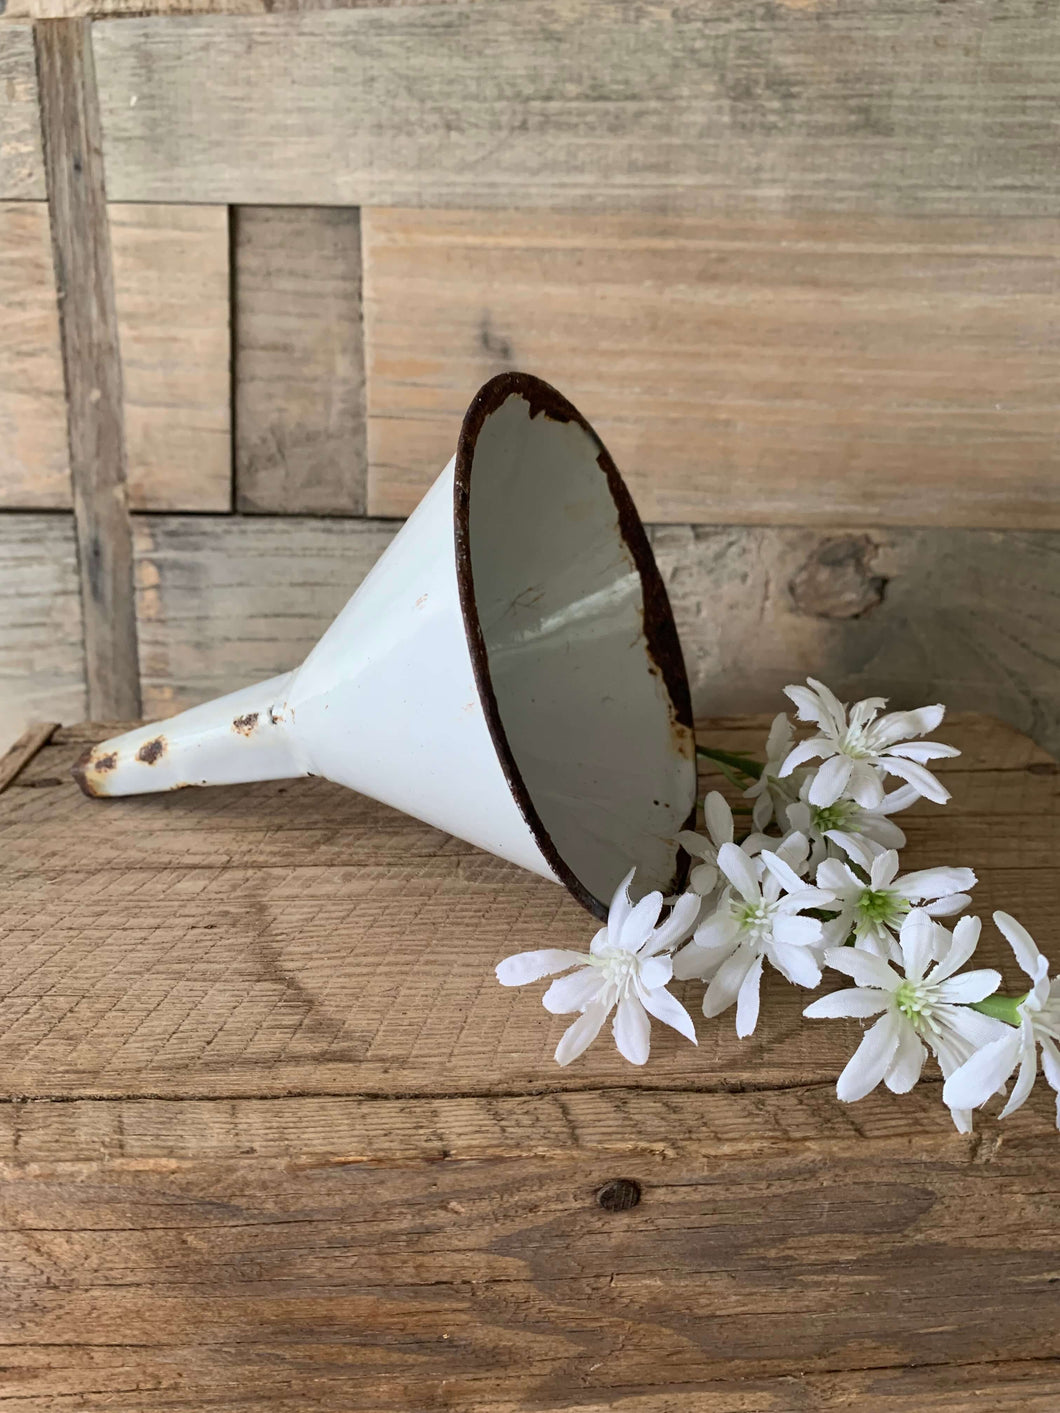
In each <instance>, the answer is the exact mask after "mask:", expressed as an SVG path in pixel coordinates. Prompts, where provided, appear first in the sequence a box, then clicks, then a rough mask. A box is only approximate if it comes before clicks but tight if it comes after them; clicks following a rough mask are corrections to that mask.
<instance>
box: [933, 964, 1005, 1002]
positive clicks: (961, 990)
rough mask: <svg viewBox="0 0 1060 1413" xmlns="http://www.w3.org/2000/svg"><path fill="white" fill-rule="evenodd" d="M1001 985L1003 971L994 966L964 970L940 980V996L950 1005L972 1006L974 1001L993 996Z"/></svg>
mask: <svg viewBox="0 0 1060 1413" xmlns="http://www.w3.org/2000/svg"><path fill="white" fill-rule="evenodd" d="M1000 985H1001V973H1000V972H999V971H995V970H994V969H993V967H982V968H980V970H978V971H962V972H961V974H960V976H953V977H950V978H949V979H948V980H946V981H940V982H939V984H938V998H939V1000H940V1001H943V1002H945V1004H946V1005H948V1006H970V1005H971V1004H972V1003H973V1002H974V1001H982V1000H984V999H985V997H987V996H992V995H993V994H994V992H995V991H996V990H997V988H998V987H999V986H1000Z"/></svg>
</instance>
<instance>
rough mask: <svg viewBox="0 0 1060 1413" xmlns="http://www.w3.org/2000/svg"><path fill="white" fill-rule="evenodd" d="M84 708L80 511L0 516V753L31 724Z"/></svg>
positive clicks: (76, 715) (72, 715) (79, 713)
mask: <svg viewBox="0 0 1060 1413" xmlns="http://www.w3.org/2000/svg"><path fill="white" fill-rule="evenodd" d="M84 713H85V650H84V643H83V636H82V631H81V599H80V594H79V591H78V583H77V546H76V543H75V540H74V522H73V516H71V515H61V514H56V515H41V514H22V513H18V514H15V513H6V514H3V515H0V750H3V749H6V748H7V747H8V746H9V745H11V743H12V742H13V741H14V740H15V739H16V737H18V736H19V735H20V734H21V733H22V731H23V730H24V729H25V727H26V726H28V724H29V723H30V722H31V721H34V720H36V721H40V720H42V719H45V718H49V719H54V716H61V717H65V718H66V720H67V721H73V720H76V719H77V718H79V717H81V716H83V715H84ZM53 714H54V715H53Z"/></svg>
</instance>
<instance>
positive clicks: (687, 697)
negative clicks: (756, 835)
mask: <svg viewBox="0 0 1060 1413" xmlns="http://www.w3.org/2000/svg"><path fill="white" fill-rule="evenodd" d="M512 396H520V397H522V398H523V399H524V400H525V401H526V402H527V403H528V405H529V408H530V419H531V420H533V419H534V418H535V417H537V416H539V415H544V416H545V417H547V418H549V419H550V420H552V421H556V422H575V423H577V425H578V426H579V427H580V428H581V429H582V431H583V432H585V433H586V434H587V436H588V437H589V439H590V440H591V441H592V443H593V444H594V445H595V447H596V451H597V455H596V461H597V465H598V466H599V467H600V470H601V472H602V473H603V474H604V476H605V477H606V479H607V484H608V489H609V491H610V493H611V497H612V499H613V500H614V502H615V509H616V511H617V513H618V528H619V533H620V535H621V537H622V541H623V543H624V544H625V546H626V548H627V549H628V550H629V552H630V554H631V555H632V558H633V563H634V565H635V567H636V570H637V573H638V575H639V576H640V582H641V593H642V596H643V604H644V636H645V639H646V641H647V649H648V654H649V656H650V658H651V660H652V662H653V663H654V664H655V666H656V667H657V668H658V670H659V673H660V675H661V677H662V681H663V685H664V686H665V688H666V692H667V696H668V698H669V702H670V709H671V712H672V717H673V721H674V723H675V724H676V725H678V726H681V727H683V728H685V729H687V731H688V732H689V734H690V735H692V738H693V742H694V732H693V720H692V695H691V691H690V689H689V685H688V673H687V671H686V669H685V662H684V657H683V655H682V652H681V644H680V640H679V638H678V635H677V627H676V625H675V623H674V618H673V611H672V609H671V607H670V600H669V598H668V597H667V593H666V587H665V585H664V584H663V581H662V576H661V574H660V573H659V567H658V565H657V564H656V562H655V556H654V555H653V554H652V551H651V545H650V544H649V542H648V536H647V533H646V531H645V529H644V525H643V524H642V522H641V519H640V516H639V515H638V513H637V510H636V507H635V506H634V504H633V498H632V497H631V495H630V493H629V491H628V489H627V488H626V484H625V482H624V481H623V480H622V477H621V475H620V474H619V471H618V467H617V466H616V465H615V463H614V461H613V459H612V457H611V454H610V452H609V451H608V450H607V447H606V446H605V445H604V443H603V441H602V440H601V438H600V436H599V434H598V433H597V432H596V430H595V429H594V428H593V427H592V426H591V424H590V423H589V422H588V421H587V420H586V419H585V417H583V416H582V414H581V413H580V412H579V411H578V409H577V408H576V407H575V406H574V404H573V403H572V402H570V401H568V399H567V398H565V397H564V396H563V394H562V393H561V392H559V391H558V390H557V389H556V388H554V387H552V385H551V384H550V383H546V382H545V381H544V380H543V379H541V378H538V377H535V375H534V374H532V373H519V372H514V371H512V372H507V373H499V374H497V375H496V377H493V378H491V379H490V380H489V382H487V383H485V384H483V386H482V387H481V388H480V389H479V391H478V392H477V393H476V394H475V397H474V398H473V399H472V401H471V404H470V405H469V407H468V409H467V412H466V413H465V415H464V420H463V424H462V426H461V428H460V437H459V441H458V443H457V450H456V461H455V468H454V476H453V524H454V531H455V541H456V576H457V588H458V592H459V599H460V612H461V615H462V617H463V620H464V631H465V633H466V636H467V643H468V648H469V651H470V655H471V665H472V669H473V671H474V675H475V686H476V688H477V690H478V694H479V699H480V701H481V703H482V710H483V715H484V716H485V719H486V726H487V729H488V731H489V733H490V738H491V740H492V742H493V747H494V749H495V751H496V753H497V759H498V761H499V762H500V766H501V769H502V771H503V772H504V776H505V779H506V780H507V782H508V786H509V788H510V790H511V792H512V796H513V798H514V799H515V802H516V805H517V807H518V809H519V811H520V813H521V814H522V816H523V819H524V820H525V821H526V824H527V827H528V828H529V830H530V832H531V834H532V835H533V837H534V842H535V843H536V844H537V846H538V848H539V849H540V850H541V853H542V854H543V856H544V858H545V861H546V862H547V863H548V865H549V867H550V868H551V869H552V870H553V872H554V873H555V875H556V877H557V878H558V879H559V880H560V882H561V883H562V884H563V885H564V887H566V889H567V890H568V892H569V893H571V894H572V896H573V897H574V898H576V899H577V901H578V902H579V903H581V905H582V907H584V908H586V909H587V910H588V911H589V912H591V913H592V914H593V915H594V916H595V917H597V918H599V919H600V920H601V921H606V918H607V912H608V908H609V906H610V899H601V898H597V897H596V896H595V894H593V893H592V892H590V890H589V889H588V888H587V887H586V886H585V884H584V883H582V881H581V879H580V878H578V876H577V875H576V874H575V873H574V871H573V869H572V868H571V867H570V865H569V864H568V863H567V862H566V860H565V859H564V858H563V856H562V854H561V853H560V851H559V849H558V848H557V846H556V844H555V842H554V840H553V839H552V836H551V834H550V833H549V830H548V827H547V826H546V825H545V822H544V820H543V819H542V818H541V815H540V813H539V812H538V809H537V806H536V805H535V804H534V801H533V796H532V795H531V793H530V790H529V788H528V786H527V784H526V781H525V780H524V778H523V774H522V771H521V770H520V769H519V765H518V762H517V761H516V759H515V755H514V752H513V751H512V748H511V744H510V742H509V740H508V733H507V731H506V730H505V726H504V721H503V718H502V715H501V711H500V707H499V705H498V703H497V696H496V693H495V691H494V688H493V680H492V677H491V674H490V667H489V655H488V651H487V648H486V639H485V635H484V633H483V631H482V625H481V622H480V620H479V613H478V604H477V602H476V598H475V582H474V575H473V573H472V567H471V526H470V514H471V472H472V466H473V464H474V458H475V448H476V446H477V444H478V438H479V434H480V432H481V431H482V428H483V426H484V425H485V422H486V419H487V418H488V417H489V416H490V415H491V414H492V413H494V412H496V411H498V409H499V408H500V407H502V406H503V404H504V403H505V402H507V400H508V399H509V398H510V397H512ZM692 759H693V765H694V763H695V755H694V746H693V758H692ZM697 794H698V790H694V791H693V800H692V810H691V814H690V815H689V817H688V819H687V820H685V822H684V824H683V825H682V826H681V827H682V828H685V829H689V828H692V827H693V826H694V824H695V817H696V795H697ZM690 866H691V860H690V859H689V858H688V856H687V855H686V854H685V852H684V850H682V849H678V852H677V865H676V870H675V873H674V877H673V879H672V880H671V884H670V888H669V891H670V892H671V893H673V892H679V891H681V890H683V888H684V886H685V883H686V882H687V879H688V874H689V869H690Z"/></svg>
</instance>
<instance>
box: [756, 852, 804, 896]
mask: <svg viewBox="0 0 1060 1413" xmlns="http://www.w3.org/2000/svg"><path fill="white" fill-rule="evenodd" d="M760 858H761V860H762V863H763V864H764V865H765V867H766V868H767V869H768V870H769V872H770V873H771V874H772V875H773V877H774V878H775V879H776V880H777V882H778V883H779V884H780V886H781V887H782V888H783V889H785V890H786V891H787V892H788V893H797V892H799V891H800V890H801V889H803V888H805V887H806V884H805V883H804V882H803V880H802V879H801V878H800V877H799V875H798V874H797V873H796V872H795V870H794V869H793V868H792V867H791V866H790V864H787V863H785V862H784V860H783V859H782V858H781V857H780V855H779V854H775V853H772V852H770V851H769V850H766V851H765V852H764V853H763V854H761V855H760Z"/></svg>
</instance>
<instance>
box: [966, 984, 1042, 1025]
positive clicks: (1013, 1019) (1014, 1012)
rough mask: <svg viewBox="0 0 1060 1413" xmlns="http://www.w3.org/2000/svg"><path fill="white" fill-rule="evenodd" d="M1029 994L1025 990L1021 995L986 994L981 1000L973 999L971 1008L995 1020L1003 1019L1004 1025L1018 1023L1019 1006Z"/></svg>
mask: <svg viewBox="0 0 1060 1413" xmlns="http://www.w3.org/2000/svg"><path fill="white" fill-rule="evenodd" d="M1029 995H1030V992H1029V991H1025V992H1024V993H1023V995H1022V996H998V995H994V996H987V997H986V999H985V1000H983V1001H973V1002H972V1003H971V1004H972V1010H973V1011H979V1012H980V1013H981V1014H982V1015H984V1016H993V1018H994V1019H995V1020H1000V1021H1004V1022H1005V1023H1006V1025H1019V1023H1020V1018H1019V1009H1018V1008H1019V1007H1020V1006H1022V1004H1023V1002H1024V1001H1026V999H1027V997H1028V996H1029Z"/></svg>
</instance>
